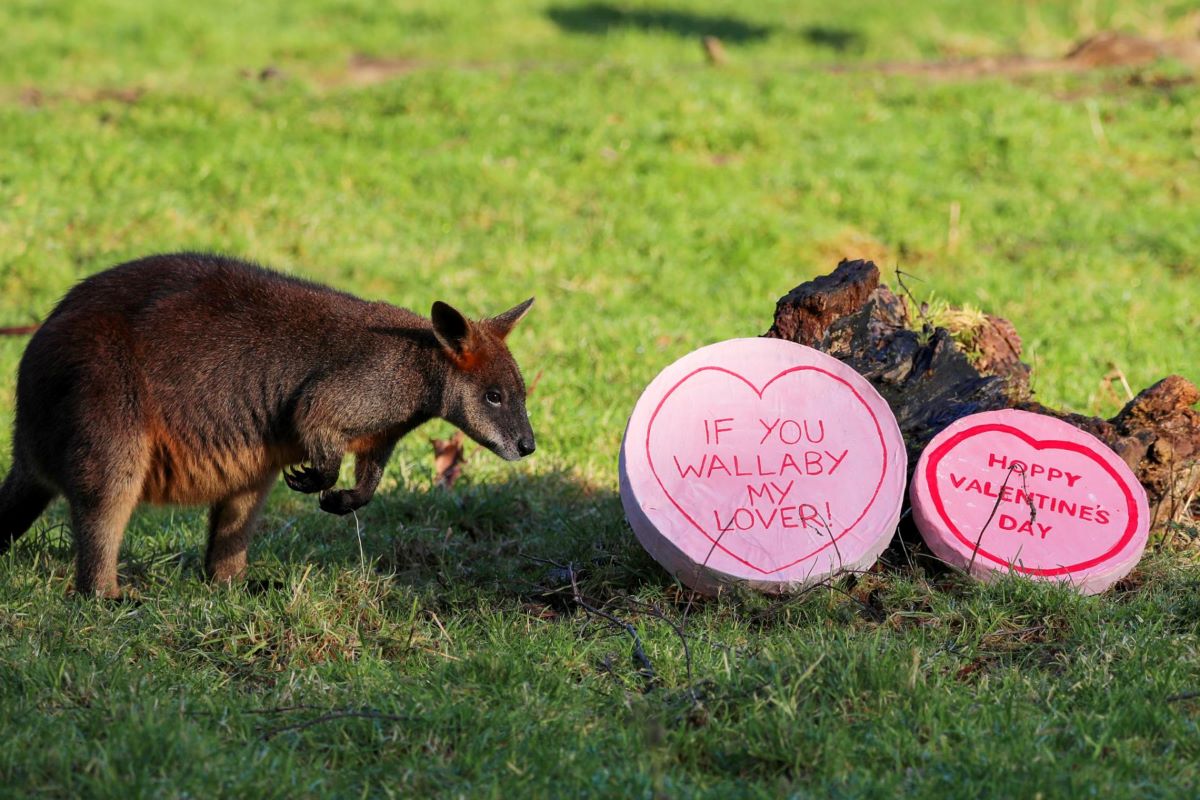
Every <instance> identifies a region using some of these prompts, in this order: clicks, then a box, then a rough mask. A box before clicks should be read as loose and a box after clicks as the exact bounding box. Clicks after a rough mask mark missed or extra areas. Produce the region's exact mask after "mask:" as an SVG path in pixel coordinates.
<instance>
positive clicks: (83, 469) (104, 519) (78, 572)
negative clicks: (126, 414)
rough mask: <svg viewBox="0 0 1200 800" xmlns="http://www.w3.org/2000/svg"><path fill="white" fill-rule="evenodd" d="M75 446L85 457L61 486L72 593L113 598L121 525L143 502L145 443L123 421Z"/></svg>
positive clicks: (122, 534)
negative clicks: (67, 516)
mask: <svg viewBox="0 0 1200 800" xmlns="http://www.w3.org/2000/svg"><path fill="white" fill-rule="evenodd" d="M107 431H112V432H113V433H106V432H107ZM117 432H119V433H117ZM73 444H74V448H73V449H74V450H75V452H77V453H86V456H85V457H80V458H78V459H77V460H76V461H75V462H74V463H73V464H72V465H71V474H70V475H69V477H68V479H67V481H65V486H64V487H63V488H64V494H66V496H67V502H68V503H70V505H71V527H72V529H73V530H72V533H73V534H74V536H75V589H76V591H77V592H79V593H80V594H83V595H96V596H98V597H117V596H118V594H119V593H118V591H117V555H118V553H119V552H120V550H121V540H122V539H123V538H124V537H125V526H126V525H128V524H129V518H130V517H131V516H132V515H133V511H134V509H135V508H137V506H138V503H139V502H141V498H142V489H143V487H144V485H145V482H146V471H147V469H148V467H149V463H150V449H149V442H148V441H147V440H146V438H145V436H144V435H140V434H138V433H137V432H136V429H134V428H133V424H132V420H123V419H122V420H119V421H117V420H114V421H113V422H111V423H109V425H107V426H104V427H103V428H100V432H99V433H96V434H90V435H89V433H87V432H85V433H84V435H82V436H80V437H79V438H77V439H76V440H75V441H74V443H73Z"/></svg>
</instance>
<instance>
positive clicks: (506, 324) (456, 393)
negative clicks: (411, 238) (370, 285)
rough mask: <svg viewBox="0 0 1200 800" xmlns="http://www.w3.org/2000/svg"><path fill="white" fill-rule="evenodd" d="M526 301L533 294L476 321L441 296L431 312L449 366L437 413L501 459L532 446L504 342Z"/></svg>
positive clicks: (521, 390)
mask: <svg viewBox="0 0 1200 800" xmlns="http://www.w3.org/2000/svg"><path fill="white" fill-rule="evenodd" d="M531 305H533V298H530V299H528V300H526V301H525V302H524V303H521V304H520V305H518V306H515V307H514V308H511V309H509V310H508V311H505V312H504V313H503V314H500V315H499V316H495V317H490V318H488V319H485V320H481V321H479V322H474V321H471V320H468V319H467V318H466V317H464V316H463V315H462V314H461V313H460V312H458V311H457V310H456V309H454V308H453V307H451V306H449V305H447V304H446V303H442V302H440V301H439V302H437V303H434V304H433V310H432V313H431V317H432V318H433V332H434V335H435V336H437V339H438V341H439V342H440V343H441V345H442V348H443V350H444V351H445V354H446V356H447V357H448V358H449V361H450V365H451V368H452V369H451V375H450V378H449V379H448V380H447V381H446V388H445V397H444V398H443V403H444V411H443V414H442V417H443V418H444V419H446V420H448V421H450V422H451V423H453V424H455V425H457V426H458V427H459V428H461V429H462V431H463V433H465V434H467V435H468V436H470V437H471V438H472V439H474V440H475V441H476V442H478V443H479V444H481V445H483V446H484V447H486V448H488V449H489V450H491V451H492V452H493V453H495V454H496V455H498V456H500V457H501V458H503V459H505V460H506V461H517V460H519V459H522V458H525V457H526V456H528V455H531V454H532V453H533V452H534V450H536V449H537V445H536V443H535V442H534V436H533V428H532V426H531V425H530V423H529V415H528V413H527V411H526V409H525V395H526V389H525V381H524V379H523V378H522V377H521V371H520V370H519V369H518V368H517V363H516V361H515V360H513V357H512V353H510V352H509V350H508V346H507V345H506V344H505V339H506V338H507V337H508V334H509V333H510V332H511V331H512V329H513V327H514V326H516V324H517V323H518V322H520V321H521V318H522V317H524V316H525V314H526V313H528V311H529V307H530V306H531Z"/></svg>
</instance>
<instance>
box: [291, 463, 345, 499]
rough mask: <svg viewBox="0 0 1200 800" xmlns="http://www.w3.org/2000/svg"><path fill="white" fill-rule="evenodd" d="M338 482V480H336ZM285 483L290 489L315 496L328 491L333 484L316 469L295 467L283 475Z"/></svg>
mask: <svg viewBox="0 0 1200 800" xmlns="http://www.w3.org/2000/svg"><path fill="white" fill-rule="evenodd" d="M334 480H335V481H336V478H335V479H334ZM283 482H284V483H286V484H287V485H288V488H289V489H291V490H292V491H295V492H301V493H303V494H315V493H317V492H321V491H324V490H325V489H328V488H329V487H330V486H331V485H332V483H330V482H329V481H327V480H326V478H325V476H323V475H322V474H321V473H320V472H318V471H317V470H316V469H315V468H314V467H304V466H301V467H293V468H292V469H290V470H285V471H284V473H283Z"/></svg>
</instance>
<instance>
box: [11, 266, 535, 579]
mask: <svg viewBox="0 0 1200 800" xmlns="http://www.w3.org/2000/svg"><path fill="white" fill-rule="evenodd" d="M528 306H529V303H528V302H527V303H524V304H522V305H520V306H518V307H516V308H514V309H512V310H511V311H509V312H506V313H505V314H501V315H500V316H498V317H495V318H492V319H489V320H484V321H482V322H469V321H467V320H466V319H465V318H463V317H462V315H461V314H459V313H458V312H457V311H455V310H454V309H452V308H450V307H449V306H446V305H445V304H442V303H435V304H434V314H433V316H434V320H433V322H431V321H430V320H427V319H425V318H423V317H420V316H418V315H417V314H414V313H412V312H410V311H407V310H405V309H402V308H397V307H395V306H391V305H387V304H386V303H369V302H366V301H364V300H360V299H358V298H356V297H353V296H351V295H348V294H343V293H341V292H337V291H334V290H333V289H329V288H327V287H324V286H319V285H317V284H312V283H307V282H304V281H300V280H296V279H293V278H290V277H286V276H283V275H280V274H277V273H274V272H270V271H268V270H265V269H262V268H260V267H256V266H254V265H250V264H246V263H243V262H240V261H236V260H233V259H230V258H224V257H219V256H211V255H199V254H178V255H166V256H152V257H150V258H145V259H142V260H139V261H134V262H130V263H128V264H123V265H121V266H118V267H114V268H112V269H110V270H107V271H105V272H102V273H99V274H98V275H95V276H93V277H91V278H89V279H87V280H85V281H83V282H82V283H80V284H79V285H78V286H77V287H75V288H74V289H73V290H72V291H71V292H70V293H69V294H68V295H67V296H66V297H65V298H64V299H63V301H62V302H61V303H60V304H59V305H58V307H57V308H56V309H55V310H54V312H53V313H52V314H51V315H50V317H49V318H48V319H47V320H46V322H45V323H44V324H43V325H42V327H41V328H40V330H38V331H37V333H36V334H35V335H34V337H33V339H32V340H31V341H30V343H29V347H28V348H27V349H26V351H25V355H24V357H23V358H22V360H21V366H20V373H19V377H18V382H17V415H16V428H15V434H14V437H13V466H12V470H11V471H10V472H9V474H8V476H7V479H6V480H5V482H4V484H3V486H2V487H0V552H3V551H4V550H6V549H7V548H8V547H9V545H10V544H11V543H12V542H13V541H14V540H15V539H16V538H17V537H19V536H20V535H21V534H22V533H24V532H25V531H26V530H27V529H28V528H29V527H30V526H31V525H32V524H33V522H34V521H35V520H36V519H37V517H38V516H39V515H40V514H41V513H42V511H43V510H44V509H45V507H46V506H47V505H48V504H49V502H50V501H51V500H52V499H53V498H54V497H56V496H57V495H60V494H61V495H65V496H66V498H67V501H68V502H69V504H70V507H71V519H72V528H73V531H74V535H75V540H76V547H77V570H76V571H77V575H76V586H77V589H78V590H79V591H80V592H85V593H96V594H104V595H113V594H115V593H116V592H117V571H116V565H117V551H118V549H119V547H120V543H121V538H122V536H123V534H124V530H125V526H126V523H127V522H128V520H129V517H130V514H131V513H132V512H133V510H134V508H135V507H136V506H137V505H138V504H139V503H155V504H182V505H197V504H202V505H209V506H211V514H210V528H209V532H210V535H209V544H208V553H207V557H206V560H205V566H206V570H207V572H208V574H209V575H210V576H211V577H212V578H213V579H215V580H221V581H228V580H231V579H233V578H235V577H237V576H239V575H240V574H241V573H242V571H243V569H244V568H245V564H246V546H247V544H248V543H249V539H250V536H251V534H252V532H253V528H254V524H255V522H256V521H257V518H258V515H259V512H260V511H261V509H262V505H263V502H264V501H265V499H266V496H267V494H268V493H269V491H270V489H271V487H272V486H273V485H274V483H275V481H276V479H277V477H278V475H279V473H280V471H281V470H283V468H285V467H288V466H290V465H294V464H298V463H300V462H302V461H306V462H307V465H306V466H304V467H301V468H299V469H295V470H293V471H290V472H288V473H287V474H286V475H285V479H286V481H287V483H288V486H290V487H291V488H293V489H295V490H297V491H301V492H306V493H315V492H319V493H320V506H321V508H322V509H324V510H326V511H329V512H331V513H337V514H345V513H349V512H350V511H352V510H354V509H356V508H359V507H361V506H363V505H365V504H366V503H367V502H369V501H370V499H371V497H372V495H373V494H374V492H375V489H376V488H377V486H378V484H379V479H380V477H381V476H382V473H383V468H384V465H385V464H386V462H387V460H388V458H389V456H390V455H391V452H392V449H393V448H394V447H395V445H396V442H397V441H398V440H399V439H400V437H402V436H404V435H405V434H406V433H408V432H409V431H410V430H412V429H413V428H415V427H416V426H418V425H420V424H421V423H423V422H425V421H426V420H429V419H431V418H433V417H442V418H445V419H447V420H449V421H450V422H452V423H454V424H456V425H458V426H459V427H460V428H462V429H463V430H464V431H465V432H466V433H467V434H468V435H470V436H471V437H472V438H474V439H475V440H476V441H478V442H480V443H481V444H484V445H485V446H487V447H489V448H490V449H492V450H493V451H495V452H496V453H497V454H499V455H501V456H502V457H504V458H508V459H515V458H519V457H521V456H524V455H527V454H528V453H531V452H533V447H534V444H533V433H532V430H531V429H530V427H529V421H528V417H527V416H526V413H525V385H524V382H523V381H522V379H521V374H520V372H519V370H518V369H517V366H516V364H515V362H514V361H513V359H512V356H511V355H510V354H509V352H508V348H507V347H506V346H505V344H504V338H505V336H506V335H507V334H508V332H509V331H510V330H511V328H512V326H513V325H515V324H516V322H517V321H518V320H519V319H520V318H521V316H523V314H524V313H525V311H526V310H527V309H528ZM497 396H499V397H500V398H501V402H499V403H493V402H491V400H494V399H495V398H496V397H497ZM348 452H349V453H353V454H354V456H355V486H354V488H352V489H344V490H340V491H332V488H333V485H334V483H335V482H336V481H337V478H338V473H339V470H340V466H341V462H342V458H343V455H344V454H345V453H348Z"/></svg>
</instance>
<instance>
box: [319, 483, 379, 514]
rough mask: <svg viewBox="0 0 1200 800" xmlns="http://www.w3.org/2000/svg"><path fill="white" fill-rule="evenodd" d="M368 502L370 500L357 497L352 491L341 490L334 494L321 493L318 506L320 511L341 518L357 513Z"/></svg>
mask: <svg viewBox="0 0 1200 800" xmlns="http://www.w3.org/2000/svg"><path fill="white" fill-rule="evenodd" d="M369 502H370V500H368V499H366V498H364V497H362V496H361V495H359V493H358V492H356V491H355V490H354V489H341V490H340V491H336V492H323V493H322V494H321V501H320V505H321V510H322V511H326V512H328V513H330V514H337V515H338V516H339V517H341V516H345V515H346V514H349V513H350V512H352V511H357V510H358V509H360V508H362V507H363V506H365V505H366V504H367V503H369Z"/></svg>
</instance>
